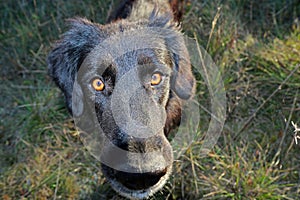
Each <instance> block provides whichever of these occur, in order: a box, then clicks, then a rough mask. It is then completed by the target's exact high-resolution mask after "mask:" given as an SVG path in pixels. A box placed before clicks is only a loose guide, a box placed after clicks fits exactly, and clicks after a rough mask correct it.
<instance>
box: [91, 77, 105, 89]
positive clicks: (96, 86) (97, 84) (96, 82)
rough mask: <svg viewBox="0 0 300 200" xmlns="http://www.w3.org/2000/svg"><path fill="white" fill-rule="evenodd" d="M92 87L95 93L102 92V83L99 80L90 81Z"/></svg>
mask: <svg viewBox="0 0 300 200" xmlns="http://www.w3.org/2000/svg"><path fill="white" fill-rule="evenodd" d="M92 86H93V88H94V89H95V90H96V91H102V90H104V83H103V81H102V80H101V79H100V78H95V79H94V80H93V81H92Z"/></svg>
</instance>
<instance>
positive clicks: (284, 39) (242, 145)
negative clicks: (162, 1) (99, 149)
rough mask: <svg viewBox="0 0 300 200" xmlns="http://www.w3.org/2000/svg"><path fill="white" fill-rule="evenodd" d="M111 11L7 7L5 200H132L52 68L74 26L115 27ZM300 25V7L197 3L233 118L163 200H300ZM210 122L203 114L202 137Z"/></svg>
mask: <svg viewBox="0 0 300 200" xmlns="http://www.w3.org/2000/svg"><path fill="white" fill-rule="evenodd" d="M112 5H113V4H112V3H111V1H107V0H99V1H91V0H82V1H35V0H32V1H21V0H14V1H1V3H0V17H1V24H0V26H1V29H0V30H1V31H0V41H1V43H0V45H1V47H0V54H1V57H0V63H1V70H0V89H1V92H0V98H1V101H0V154H1V161H0V198H1V199H4V200H10V199H122V197H119V196H118V195H117V194H116V193H115V192H114V191H113V190H112V189H111V188H110V186H109V185H108V184H107V183H106V181H105V179H104V178H103V177H102V175H101V173H100V169H99V166H100V165H99V163H98V162H96V161H95V160H94V158H93V157H91V155H90V154H89V153H88V152H87V151H86V149H85V148H84V146H83V145H82V143H81V142H80V140H79V137H78V135H77V132H76V130H75V128H74V124H73V122H72V119H71V117H70V116H69V114H68V112H67V110H66V108H65V105H64V101H63V97H62V95H61V93H60V91H59V90H58V89H57V88H56V87H55V86H54V84H53V82H52V81H51V80H50V78H49V77H48V76H47V69H46V68H47V67H46V62H45V58H46V56H47V53H48V52H49V50H50V49H51V44H52V43H53V42H54V41H55V40H57V39H58V38H59V35H61V34H62V33H63V32H64V31H65V30H66V29H67V26H66V24H65V19H67V18H70V17H74V16H86V17H87V18H88V19H92V20H93V21H95V22H99V23H104V22H105V19H106V16H107V12H108V11H109V9H111V7H112ZM299 20H300V3H299V1H297V0H286V1H281V0H272V1H271V0H263V1H254V0H213V1H188V3H187V5H186V13H185V15H184V20H183V24H182V26H183V30H184V32H185V33H186V34H187V35H189V36H190V37H194V36H195V35H196V37H197V38H198V41H199V43H200V44H201V45H202V46H203V47H204V48H206V49H207V51H208V52H209V54H210V55H211V56H212V58H213V60H214V61H215V63H216V64H217V66H218V67H219V70H220V71H222V76H223V77H222V78H223V82H224V85H225V89H226V94H227V95H226V96H227V118H226V123H225V127H224V129H223V131H222V135H221V137H220V138H219V141H218V144H217V145H216V146H215V147H214V148H213V149H212V150H211V152H210V153H209V154H208V155H207V156H206V157H202V156H199V149H200V148H199V147H200V146H201V143H202V141H195V142H194V143H193V144H191V145H190V146H189V147H188V148H187V150H186V151H185V152H184V154H183V155H182V156H181V157H180V159H179V160H177V161H176V162H175V163H174V173H173V176H172V177H171V179H170V181H169V183H168V184H167V185H166V186H165V187H164V188H163V190H162V191H161V192H159V194H157V195H156V196H154V197H153V199H300V178H299V177H300V144H299V143H300V142H299V141H298V144H297V143H296V142H295V141H296V140H295V139H294V136H295V135H294V134H297V133H298V132H295V128H296V127H295V126H293V125H292V122H293V123H294V124H300V97H299V96H300V95H299V88H300V21H299ZM198 82H199V84H198V90H197V96H198V98H199V101H200V105H203V107H207V106H208V107H209V103H210V102H209V94H208V93H207V89H206V86H205V84H204V82H203V80H202V79H201V77H199V79H198ZM209 118H210V116H208V114H207V113H206V112H205V111H204V110H201V122H200V128H199V134H205V131H206V129H205V127H206V126H205V125H206V124H207V122H209ZM299 135H300V132H299Z"/></svg>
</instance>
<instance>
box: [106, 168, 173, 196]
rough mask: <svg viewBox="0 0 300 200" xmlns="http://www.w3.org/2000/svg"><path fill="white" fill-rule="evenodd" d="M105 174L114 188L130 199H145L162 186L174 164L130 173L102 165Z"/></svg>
mask: <svg viewBox="0 0 300 200" xmlns="http://www.w3.org/2000/svg"><path fill="white" fill-rule="evenodd" d="M102 169H103V174H104V175H105V177H106V178H107V180H108V182H109V183H110V184H111V186H112V188H113V189H114V190H116V191H117V192H119V193H120V194H121V195H123V196H125V197H127V198H130V199H144V198H147V197H149V196H151V195H153V194H154V193H155V192H156V191H158V190H159V189H160V188H162V187H163V186H164V185H165V183H166V181H167V179H168V177H169V176H170V174H171V171H172V165H170V166H168V167H166V168H164V169H161V170H155V171H152V172H146V173H131V172H130V173H129V172H123V171H119V170H116V169H112V168H110V167H108V166H106V165H102Z"/></svg>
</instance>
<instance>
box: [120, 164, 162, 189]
mask: <svg viewBox="0 0 300 200" xmlns="http://www.w3.org/2000/svg"><path fill="white" fill-rule="evenodd" d="M166 172H167V168H165V169H163V170H159V171H155V172H147V173H128V172H122V171H117V170H115V177H116V179H117V181H118V182H120V183H122V184H123V185H124V186H125V187H127V188H128V189H131V190H143V189H147V188H149V187H151V186H153V185H155V184H156V183H158V181H159V180H160V178H161V177H163V176H164V175H165V174H166Z"/></svg>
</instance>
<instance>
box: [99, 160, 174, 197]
mask: <svg viewBox="0 0 300 200" xmlns="http://www.w3.org/2000/svg"><path fill="white" fill-rule="evenodd" d="M165 170H166V173H165V174H164V175H163V176H162V177H161V178H160V180H159V181H158V182H157V183H156V184H155V185H153V186H151V187H148V188H145V189H139V190H134V189H129V188H128V187H126V186H125V185H123V184H122V183H120V182H118V181H117V180H116V178H115V177H114V176H113V175H112V174H108V173H105V174H104V175H105V177H106V179H107V181H108V182H109V183H110V185H111V186H112V188H114V189H115V190H116V191H118V193H119V194H121V195H122V196H124V197H127V198H130V199H145V198H148V197H150V196H152V195H153V194H154V193H155V192H156V191H158V190H159V189H161V188H162V187H163V186H164V185H165V183H166V182H167V180H168V178H169V176H170V174H171V172H172V165H170V166H167V167H166V168H165Z"/></svg>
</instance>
